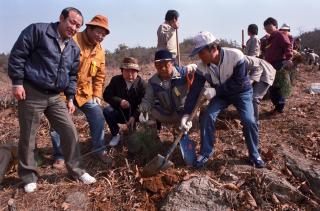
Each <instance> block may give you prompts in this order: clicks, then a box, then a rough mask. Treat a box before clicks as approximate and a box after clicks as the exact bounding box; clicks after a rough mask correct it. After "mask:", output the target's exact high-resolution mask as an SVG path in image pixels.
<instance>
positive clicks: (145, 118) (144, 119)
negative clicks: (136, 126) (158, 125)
mask: <svg viewBox="0 0 320 211" xmlns="http://www.w3.org/2000/svg"><path fill="white" fill-rule="evenodd" d="M145 114H146V115H144V113H142V112H141V113H140V115H139V122H141V123H146V122H147V121H148V120H149V114H148V113H145Z"/></svg>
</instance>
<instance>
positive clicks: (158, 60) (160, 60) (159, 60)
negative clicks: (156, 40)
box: [154, 58, 174, 62]
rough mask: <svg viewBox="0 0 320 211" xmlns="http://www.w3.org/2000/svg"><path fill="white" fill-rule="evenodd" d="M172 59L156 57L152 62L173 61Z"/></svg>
mask: <svg viewBox="0 0 320 211" xmlns="http://www.w3.org/2000/svg"><path fill="white" fill-rule="evenodd" d="M173 60H174V59H173V58H172V59H170V58H169V59H157V60H154V62H163V61H173Z"/></svg>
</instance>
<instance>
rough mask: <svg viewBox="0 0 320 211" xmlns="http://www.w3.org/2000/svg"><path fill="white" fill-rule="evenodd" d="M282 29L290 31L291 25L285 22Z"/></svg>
mask: <svg viewBox="0 0 320 211" xmlns="http://www.w3.org/2000/svg"><path fill="white" fill-rule="evenodd" d="M280 30H288V31H290V26H289V25H288V24H286V23H284V24H282V26H281V28H280Z"/></svg>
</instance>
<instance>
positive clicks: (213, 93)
mask: <svg viewBox="0 0 320 211" xmlns="http://www.w3.org/2000/svg"><path fill="white" fill-rule="evenodd" d="M203 95H204V97H205V98H206V99H207V100H211V99H212V98H213V97H214V96H216V89H215V88H205V90H204V92H203Z"/></svg>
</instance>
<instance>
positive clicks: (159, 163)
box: [142, 154, 173, 177]
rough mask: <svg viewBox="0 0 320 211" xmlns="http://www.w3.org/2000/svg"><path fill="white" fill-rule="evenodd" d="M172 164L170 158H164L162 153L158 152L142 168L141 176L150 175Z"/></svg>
mask: <svg viewBox="0 0 320 211" xmlns="http://www.w3.org/2000/svg"><path fill="white" fill-rule="evenodd" d="M171 166H173V163H172V162H171V161H170V160H166V159H165V158H164V157H163V156H162V155H160V154H158V155H157V156H156V157H154V158H153V159H152V160H151V161H150V162H149V163H147V165H146V166H145V167H144V168H143V170H142V176H143V177H151V176H154V175H156V174H158V173H159V171H161V170H162V171H164V170H166V169H168V168H170V167H171Z"/></svg>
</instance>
